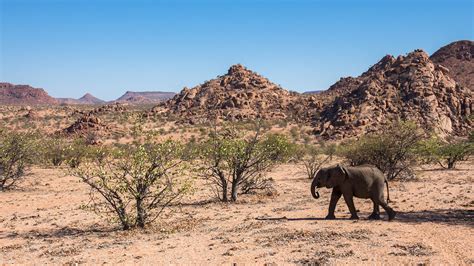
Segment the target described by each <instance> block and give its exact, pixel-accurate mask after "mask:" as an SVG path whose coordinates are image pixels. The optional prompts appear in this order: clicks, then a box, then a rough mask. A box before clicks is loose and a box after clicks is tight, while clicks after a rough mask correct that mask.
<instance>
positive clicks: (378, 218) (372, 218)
mask: <svg viewBox="0 0 474 266" xmlns="http://www.w3.org/2000/svg"><path fill="white" fill-rule="evenodd" d="M368 219H369V220H380V214H378V213H372V214H371V215H370V216H369V217H368Z"/></svg>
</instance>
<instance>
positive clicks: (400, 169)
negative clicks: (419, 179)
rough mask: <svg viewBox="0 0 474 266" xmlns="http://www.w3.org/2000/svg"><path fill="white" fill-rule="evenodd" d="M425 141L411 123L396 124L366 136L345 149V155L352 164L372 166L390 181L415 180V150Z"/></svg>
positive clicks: (420, 132) (419, 131)
mask: <svg viewBox="0 0 474 266" xmlns="http://www.w3.org/2000/svg"><path fill="white" fill-rule="evenodd" d="M422 138H423V133H422V131H421V130H420V129H419V128H418V127H417V126H416V124H414V123H412V122H395V123H393V124H391V125H389V126H388V127H386V128H385V129H383V130H382V131H381V132H380V133H378V134H370V135H366V136H363V137H362V138H360V139H359V140H358V141H356V142H354V143H352V144H349V145H347V146H345V149H344V150H343V151H342V155H343V156H344V157H346V158H347V159H348V160H349V162H350V164H351V165H362V164H372V165H375V166H377V167H378V168H379V169H380V170H381V171H382V172H383V173H385V175H386V176H387V178H388V179H389V180H391V179H394V178H396V177H398V176H404V177H412V176H413V175H414V174H413V166H414V165H415V163H416V153H415V149H416V146H417V144H418V142H419V141H421V139H422Z"/></svg>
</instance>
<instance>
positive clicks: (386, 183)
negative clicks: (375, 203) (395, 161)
mask: <svg viewBox="0 0 474 266" xmlns="http://www.w3.org/2000/svg"><path fill="white" fill-rule="evenodd" d="M385 186H386V187H387V203H389V202H390V191H389V189H388V180H387V179H385Z"/></svg>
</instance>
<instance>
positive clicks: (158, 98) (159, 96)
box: [115, 91, 176, 104]
mask: <svg viewBox="0 0 474 266" xmlns="http://www.w3.org/2000/svg"><path fill="white" fill-rule="evenodd" d="M175 95H176V93H174V92H165V91H142V92H135V91H127V92H126V93H125V94H124V95H122V96H121V97H120V98H118V99H117V100H115V102H121V103H131V104H147V103H160V102H163V101H166V100H169V99H171V98H173V96H175Z"/></svg>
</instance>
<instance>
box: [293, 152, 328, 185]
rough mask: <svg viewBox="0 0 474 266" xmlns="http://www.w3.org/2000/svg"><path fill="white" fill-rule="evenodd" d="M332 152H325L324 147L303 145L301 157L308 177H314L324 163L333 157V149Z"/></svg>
mask: <svg viewBox="0 0 474 266" xmlns="http://www.w3.org/2000/svg"><path fill="white" fill-rule="evenodd" d="M330 152H331V153H330V154H325V150H324V148H317V147H315V146H302V147H301V148H300V154H299V157H300V160H301V161H302V164H303V169H304V172H305V174H306V176H307V177H308V179H313V178H314V177H315V176H316V174H317V173H318V171H319V169H321V167H322V166H323V164H325V163H327V162H328V161H330V160H331V159H332V151H330Z"/></svg>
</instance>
